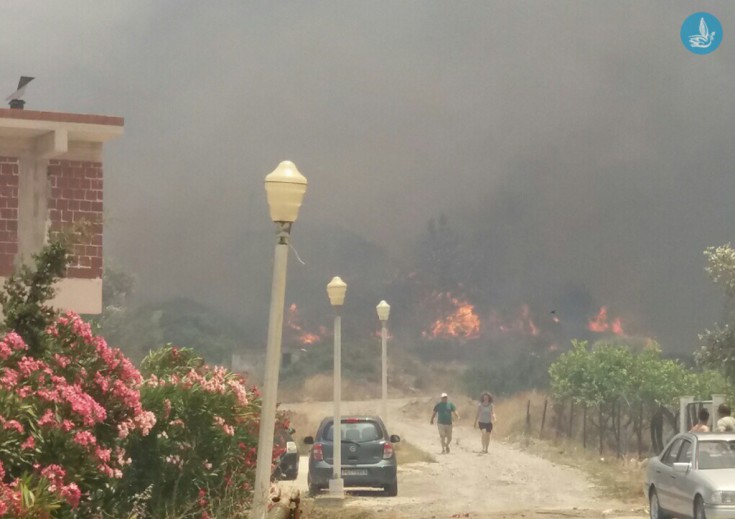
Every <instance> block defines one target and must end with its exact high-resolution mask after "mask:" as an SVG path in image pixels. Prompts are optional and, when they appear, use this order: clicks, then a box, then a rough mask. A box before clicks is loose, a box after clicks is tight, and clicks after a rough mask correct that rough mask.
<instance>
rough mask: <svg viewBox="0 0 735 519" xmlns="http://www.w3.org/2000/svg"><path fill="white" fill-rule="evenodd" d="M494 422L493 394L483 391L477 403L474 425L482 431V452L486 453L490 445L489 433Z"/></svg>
mask: <svg viewBox="0 0 735 519" xmlns="http://www.w3.org/2000/svg"><path fill="white" fill-rule="evenodd" d="M494 422H495V408H494V406H493V395H491V394H490V393H488V392H487V391H485V392H484V393H483V394H482V395H480V403H479V404H478V405H477V415H475V426H476V427H479V428H480V431H481V432H482V452H483V453H487V449H488V447H489V446H490V433H491V432H492V430H493V423H494Z"/></svg>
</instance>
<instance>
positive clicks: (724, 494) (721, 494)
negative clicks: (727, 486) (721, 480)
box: [710, 490, 735, 505]
mask: <svg viewBox="0 0 735 519" xmlns="http://www.w3.org/2000/svg"><path fill="white" fill-rule="evenodd" d="M710 500H711V502H712V504H713V505H735V492H733V491H727V490H724V491H723V490H716V491H715V492H712V497H711V499H710Z"/></svg>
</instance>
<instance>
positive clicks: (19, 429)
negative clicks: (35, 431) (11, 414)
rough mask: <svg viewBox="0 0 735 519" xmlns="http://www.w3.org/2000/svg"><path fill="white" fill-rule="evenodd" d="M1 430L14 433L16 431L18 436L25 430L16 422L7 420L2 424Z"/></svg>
mask: <svg viewBox="0 0 735 519" xmlns="http://www.w3.org/2000/svg"><path fill="white" fill-rule="evenodd" d="M3 429H5V430H10V429H13V430H14V431H17V432H19V433H20V434H23V433H24V432H25V429H23V426H22V425H21V424H20V422H19V421H17V420H8V421H7V422H5V423H4V424H3Z"/></svg>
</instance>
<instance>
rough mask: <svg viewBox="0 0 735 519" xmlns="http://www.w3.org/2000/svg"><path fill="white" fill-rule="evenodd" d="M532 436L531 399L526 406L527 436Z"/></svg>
mask: <svg viewBox="0 0 735 519" xmlns="http://www.w3.org/2000/svg"><path fill="white" fill-rule="evenodd" d="M530 434H531V399H530V398H529V399H528V403H527V404H526V436H528V435H530Z"/></svg>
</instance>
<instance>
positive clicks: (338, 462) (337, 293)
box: [327, 276, 347, 498]
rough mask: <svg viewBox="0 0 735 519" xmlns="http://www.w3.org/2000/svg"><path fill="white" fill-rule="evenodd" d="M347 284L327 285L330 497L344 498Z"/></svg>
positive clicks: (340, 281)
mask: <svg viewBox="0 0 735 519" xmlns="http://www.w3.org/2000/svg"><path fill="white" fill-rule="evenodd" d="M346 292H347V283H345V282H344V281H342V279H341V278H339V277H338V276H335V277H334V278H332V281H330V282H329V284H328V285H327V295H328V296H329V302H330V303H332V307H333V308H334V419H333V420H334V421H333V422H332V438H333V440H332V447H333V450H334V452H333V453H332V458H333V463H332V467H333V472H332V479H330V480H329V495H330V496H331V497H336V498H344V496H345V487H344V480H343V479H342V413H341V411H340V403H341V401H342V317H341V316H340V313H339V311H340V310H341V308H342V305H343V304H344V302H345V293H346Z"/></svg>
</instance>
